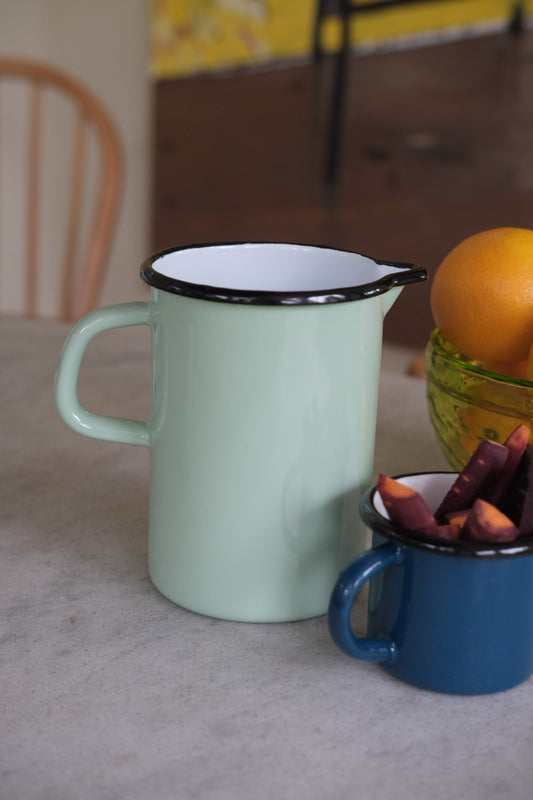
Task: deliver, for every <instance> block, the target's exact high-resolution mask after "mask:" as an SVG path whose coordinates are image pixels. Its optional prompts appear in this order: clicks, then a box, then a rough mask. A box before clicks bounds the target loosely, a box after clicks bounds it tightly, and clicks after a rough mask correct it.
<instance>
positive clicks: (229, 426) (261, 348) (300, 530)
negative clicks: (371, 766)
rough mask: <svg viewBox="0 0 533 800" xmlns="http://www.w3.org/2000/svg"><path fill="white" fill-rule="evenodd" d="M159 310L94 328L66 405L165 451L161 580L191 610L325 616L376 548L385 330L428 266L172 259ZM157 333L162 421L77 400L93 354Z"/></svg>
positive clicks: (157, 567)
mask: <svg viewBox="0 0 533 800" xmlns="http://www.w3.org/2000/svg"><path fill="white" fill-rule="evenodd" d="M141 274H142V278H143V279H144V280H145V281H146V282H147V283H148V284H149V285H150V286H151V287H152V295H151V299H150V300H149V301H147V302H136V303H125V304H121V305H116V306H110V307H107V308H102V309H98V310H96V311H93V312H91V313H90V314H88V315H87V316H85V317H84V318H83V319H81V320H80V321H79V322H78V324H77V325H76V326H75V327H74V328H73V330H72V331H71V333H70V334H69V336H68V338H67V340H66V342H65V345H64V347H63V351H62V354H61V358H60V362H59V365H58V369H57V375H56V386H55V392H56V403H57V407H58V410H59V413H60V414H61V416H62V418H63V419H64V421H65V422H66V423H67V424H68V425H70V426H71V427H72V428H73V429H74V430H76V431H78V432H79V433H81V434H83V435H84V436H90V437H94V438H99V439H106V440H111V441H116V442H124V443H129V444H138V445H143V446H146V447H148V448H149V449H150V523H149V526H150V529H149V569H150V575H151V578H152V581H153V583H154V585H155V586H156V587H157V588H158V589H159V591H160V592H162V594H163V595H165V596H166V597H167V598H169V599H170V600H172V601H173V602H175V603H177V604H179V605H181V606H183V607H185V608H188V609H190V610H193V611H196V612H199V613H201V614H207V615H210V616H213V617H218V618H223V619H232V620H241V621H248V622H280V621H288V620H298V619H305V618H309V617H313V616H316V615H319V614H324V613H326V611H327V608H328V603H329V598H330V594H331V591H332V589H333V586H334V584H335V582H336V579H337V576H338V573H339V570H340V569H341V568H342V567H344V566H346V564H348V563H349V562H350V561H352V560H353V559H354V558H355V556H357V555H358V554H359V553H360V552H361V550H362V549H363V548H364V547H365V545H366V541H365V539H366V535H365V529H364V527H363V525H362V523H361V521H360V519H359V513H358V505H359V500H360V497H361V495H362V493H363V492H364V491H365V490H366V489H367V488H368V487H369V485H370V482H371V478H372V466H373V452H374V437H375V426H376V410H377V393H378V380H379V369H380V355H381V341H382V327H383V317H384V315H385V314H386V312H387V310H388V309H389V308H390V307H391V306H392V304H393V302H394V300H395V299H396V298H397V296H398V294H399V292H400V290H401V287H402V285H403V284H407V283H413V282H416V281H421V280H424V279H425V278H426V272H425V270H423V269H421V268H420V267H416V266H414V265H411V264H394V263H384V262H382V261H376V260H373V259H371V258H368V257H366V256H363V255H357V254H354V253H349V252H345V251H340V250H333V249H328V248H321V247H310V246H302V245H291V244H229V245H209V246H199V247H190V248H183V249H174V250H168V251H165V252H162V253H158V254H156V255H155V256H153V257H152V258H150V259H148V260H147V261H146V262H145V263H144V264H143V266H142V272H141ZM129 325H148V326H149V327H150V328H151V331H152V411H151V419H150V420H148V421H146V422H140V421H134V420H126V419H119V418H114V417H106V416H102V415H98V414H94V413H91V412H90V411H88V410H87V409H85V408H84V407H83V406H81V405H80V404H79V402H78V400H77V390H76V386H77V377H78V370H79V367H80V363H81V360H82V357H83V354H84V351H85V348H86V346H87V344H88V343H89V341H90V340H91V339H92V338H93V337H94V336H95V335H96V334H98V333H100V332H102V331H104V330H108V329H110V328H118V327H124V326H129Z"/></svg>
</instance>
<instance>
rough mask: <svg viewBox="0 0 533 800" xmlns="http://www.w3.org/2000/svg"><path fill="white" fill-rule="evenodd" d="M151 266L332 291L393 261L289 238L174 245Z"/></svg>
mask: <svg viewBox="0 0 533 800" xmlns="http://www.w3.org/2000/svg"><path fill="white" fill-rule="evenodd" d="M152 267H153V269H154V270H155V271H156V272H158V273H160V274H161V275H164V276H166V277H168V278H171V279H173V280H177V281H185V282H187V283H193V284H200V285H203V286H215V287H219V288H225V289H240V290H244V291H267V292H312V291H319V292H320V291H328V290H332V289H340V288H344V287H351V286H362V285H364V284H367V283H373V282H374V281H376V280H379V279H380V278H384V277H386V276H387V275H389V274H390V273H391V271H394V269H395V267H394V265H387V264H377V263H376V262H375V261H373V260H372V259H371V258H369V257H367V256H363V255H358V254H356V253H349V252H344V251H342V250H334V249H329V248H322V247H311V246H305V245H291V244H271V243H266V244H256V243H250V244H248V243H247V244H229V245H213V246H211V245H210V246H205V247H193V248H187V249H183V250H175V251H173V252H171V253H167V254H166V255H163V256H161V257H159V258H158V259H156V260H155V261H154V262H153V264H152Z"/></svg>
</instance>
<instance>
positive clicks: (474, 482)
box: [435, 439, 509, 522]
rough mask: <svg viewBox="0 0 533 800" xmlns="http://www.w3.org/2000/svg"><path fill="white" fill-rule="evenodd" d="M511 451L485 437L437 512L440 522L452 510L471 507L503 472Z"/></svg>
mask: <svg viewBox="0 0 533 800" xmlns="http://www.w3.org/2000/svg"><path fill="white" fill-rule="evenodd" d="M508 454H509V451H508V450H507V448H506V447H504V446H503V444H498V443H497V442H493V441H491V440H490V439H483V440H482V441H481V442H480V443H479V444H478V446H477V448H476V449H475V451H474V453H473V454H472V456H471V458H470V460H469V461H468V463H467V464H466V465H465V466H464V467H463V469H462V470H461V472H460V473H459V475H458V476H457V478H456V479H455V481H454V483H453V486H452V487H451V489H450V490H449V492H448V493H447V494H446V495H445V497H444V499H443V501H442V503H441V504H440V506H439V507H438V509H437V511H436V512H435V517H436V519H437V521H438V522H443V521H445V520H446V515H447V514H449V513H450V512H451V511H461V510H462V509H465V508H469V507H470V506H472V504H473V503H474V500H475V499H476V498H477V497H478V496H479V494H480V493H481V491H482V490H483V488H484V487H485V486H486V485H487V484H488V483H489V482H492V480H493V479H494V477H495V476H496V475H499V474H500V473H501V470H502V467H503V465H504V464H505V461H506V459H507V456H508Z"/></svg>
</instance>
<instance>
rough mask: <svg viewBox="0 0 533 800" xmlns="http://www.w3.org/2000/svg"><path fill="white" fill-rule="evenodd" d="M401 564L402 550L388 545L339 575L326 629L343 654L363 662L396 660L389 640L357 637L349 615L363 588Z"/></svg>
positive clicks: (369, 553)
mask: <svg viewBox="0 0 533 800" xmlns="http://www.w3.org/2000/svg"><path fill="white" fill-rule="evenodd" d="M402 561H403V550H402V548H401V547H398V546H397V545H395V544H392V542H387V543H386V544H382V545H379V547H376V548H372V550H368V551H367V552H366V553H363V554H362V555H360V556H359V558H357V559H356V560H355V561H354V562H353V563H352V564H350V566H348V567H346V569H345V570H344V571H343V572H341V574H340V576H339V579H338V580H337V583H336V584H335V588H334V589H333V593H332V595H331V600H330V603H329V610H328V625H329V630H330V633H331V636H332V638H333V641H334V642H335V644H336V645H337V647H339V648H340V649H341V650H342V651H343V653H346V654H347V655H349V656H352V658H360V659H362V660H363V661H395V659H396V658H397V655H398V650H397V647H396V644H395V643H394V642H393V641H392V639H370V638H366V637H361V636H356V635H355V634H354V632H353V631H352V627H351V624H350V614H351V611H352V607H353V604H354V602H355V598H356V597H357V595H358V593H359V592H360V590H361V589H362V587H363V584H365V583H366V581H368V580H370V578H371V577H372V576H373V575H375V574H376V573H378V572H381V570H383V569H386V568H387V567H391V566H394V565H398V564H401V563H402Z"/></svg>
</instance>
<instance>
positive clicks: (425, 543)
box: [328, 472, 533, 695]
mask: <svg viewBox="0 0 533 800" xmlns="http://www.w3.org/2000/svg"><path fill="white" fill-rule="evenodd" d="M455 477H456V473H445V472H443V473H421V474H414V475H405V476H401V477H399V478H397V480H400V481H401V482H402V483H405V484H407V485H408V486H410V487H412V488H413V489H416V491H418V492H419V493H420V494H421V495H422V496H423V497H424V499H425V500H426V502H427V503H428V505H429V506H430V508H431V509H432V510H435V509H436V508H437V506H438V504H439V502H440V500H441V499H442V497H444V495H445V493H446V492H447V491H448V489H449V488H450V486H451V484H452V482H453V480H454V479H455ZM360 513H361V517H362V519H363V521H364V522H365V523H366V524H367V525H368V526H369V527H370V528H371V530H372V533H373V542H372V548H371V549H370V550H368V551H366V552H365V553H363V554H362V555H360V556H359V557H358V558H357V559H356V560H355V561H354V562H353V563H352V564H351V565H350V566H348V567H347V568H346V569H345V570H344V571H343V572H342V573H341V574H340V576H339V578H338V581H337V583H336V585H335V587H334V590H333V593H332V596H331V599H330V605H329V611H328V624H329V629H330V632H331V636H332V638H333V640H334V641H335V643H336V644H337V646H338V647H339V648H340V649H341V650H342V651H343V652H344V653H346V654H347V655H349V656H352V657H353V658H358V659H363V660H365V661H377V662H379V663H380V665H381V666H382V667H383V669H384V670H386V671H387V672H388V673H389V674H391V675H393V676H394V677H396V678H399V679H400V680H402V681H405V682H407V683H410V684H413V685H414V686H418V687H420V688H422V689H428V690H432V691H437V692H446V693H451V694H471V695H473V694H488V693H492V692H499V691H503V690H506V689H510V688H512V687H513V686H516V685H518V684H520V683H522V682H523V681H525V680H527V679H528V678H529V677H530V676H531V675H532V674H533V540H532V539H524V540H518V541H515V542H511V543H505V544H483V543H474V542H467V541H443V540H441V541H439V540H437V539H434V538H429V537H426V538H424V537H421V536H420V535H415V534H413V533H412V532H410V531H408V530H405V529H402V528H400V527H399V526H397V525H394V524H393V523H392V522H391V521H390V520H389V519H388V516H387V513H386V511H385V508H384V506H383V503H382V501H381V498H380V497H379V494H378V493H377V491H376V488H375V487H374V488H372V489H369V490H368V491H367V492H366V493H365V494H364V496H363V498H362V500H361V505H360ZM367 581H370V584H369V594H368V615H367V634H366V636H364V637H363V636H358V635H356V634H355V633H354V632H353V630H352V627H351V623H350V616H351V611H352V607H353V604H354V602H355V600H356V597H357V595H358V594H359V592H360V590H361V588H362V587H363V585H364V584H365V583H366V582H367Z"/></svg>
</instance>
